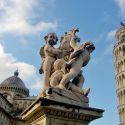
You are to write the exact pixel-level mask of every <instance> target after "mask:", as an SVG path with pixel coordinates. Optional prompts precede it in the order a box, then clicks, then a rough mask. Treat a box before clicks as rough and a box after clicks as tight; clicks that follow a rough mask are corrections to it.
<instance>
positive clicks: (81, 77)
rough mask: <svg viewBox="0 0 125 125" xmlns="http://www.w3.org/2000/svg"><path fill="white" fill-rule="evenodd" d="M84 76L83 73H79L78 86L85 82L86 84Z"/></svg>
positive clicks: (80, 86)
mask: <svg viewBox="0 0 125 125" xmlns="http://www.w3.org/2000/svg"><path fill="white" fill-rule="evenodd" d="M84 81H85V79H84V76H83V75H82V73H81V74H80V75H79V82H78V84H77V85H76V86H78V87H79V88H82V86H83V84H84Z"/></svg>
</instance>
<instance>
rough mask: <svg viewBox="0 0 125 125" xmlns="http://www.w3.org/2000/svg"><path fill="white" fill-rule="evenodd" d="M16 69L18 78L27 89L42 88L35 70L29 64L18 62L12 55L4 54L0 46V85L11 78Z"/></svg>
mask: <svg viewBox="0 0 125 125" xmlns="http://www.w3.org/2000/svg"><path fill="white" fill-rule="evenodd" d="M16 69H18V70H19V73H20V75H19V77H20V78H21V79H22V80H23V81H24V82H25V84H26V86H27V87H28V88H30V89H37V90H39V89H41V88H42V85H43V84H42V78H39V77H38V76H37V74H36V72H37V70H36V68H35V67H34V66H33V65H31V64H28V63H25V62H20V61H18V60H17V58H15V57H14V56H13V55H12V54H10V53H6V52H5V51H4V47H3V46H2V45H1V44H0V83H1V82H2V81H3V80H5V79H6V78H8V77H10V76H12V75H13V72H14V71H15V70H16Z"/></svg>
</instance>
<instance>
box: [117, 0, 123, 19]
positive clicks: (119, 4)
mask: <svg viewBox="0 0 125 125" xmlns="http://www.w3.org/2000/svg"><path fill="white" fill-rule="evenodd" d="M116 3H117V4H118V6H119V8H120V11H121V14H122V16H123V17H125V0H116Z"/></svg>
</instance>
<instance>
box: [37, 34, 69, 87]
mask: <svg viewBox="0 0 125 125" xmlns="http://www.w3.org/2000/svg"><path fill="white" fill-rule="evenodd" d="M44 39H45V41H46V45H45V46H44V47H41V50H40V55H41V57H43V58H44V61H43V63H42V66H41V68H40V70H39V71H40V73H44V89H47V88H48V87H49V86H50V83H49V78H50V76H51V74H52V72H53V64H54V62H55V60H56V59H57V58H58V56H59V55H62V56H63V55H67V54H68V53H69V50H60V49H58V48H54V45H56V44H57V41H58V37H57V36H56V34H55V33H48V34H47V35H46V36H45V37H44Z"/></svg>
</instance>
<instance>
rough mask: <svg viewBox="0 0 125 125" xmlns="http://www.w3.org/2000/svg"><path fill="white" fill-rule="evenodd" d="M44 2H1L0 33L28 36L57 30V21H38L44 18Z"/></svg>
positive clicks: (35, 0)
mask: <svg viewBox="0 0 125 125" xmlns="http://www.w3.org/2000/svg"><path fill="white" fill-rule="evenodd" d="M42 1H44V0H30V1H29V0H0V33H6V32H9V33H14V34H21V35H28V34H34V33H37V32H40V31H46V30H49V29H56V28H57V22H56V21H54V22H46V21H43V20H42V21H38V19H37V18H38V17H40V18H42V11H43V10H44V9H45V8H44V2H42ZM48 3H49V1H48ZM39 8H40V9H39ZM35 9H37V10H38V11H40V12H36V10H35ZM36 19H37V22H36V21H35V20H36ZM33 21H34V22H33Z"/></svg>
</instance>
